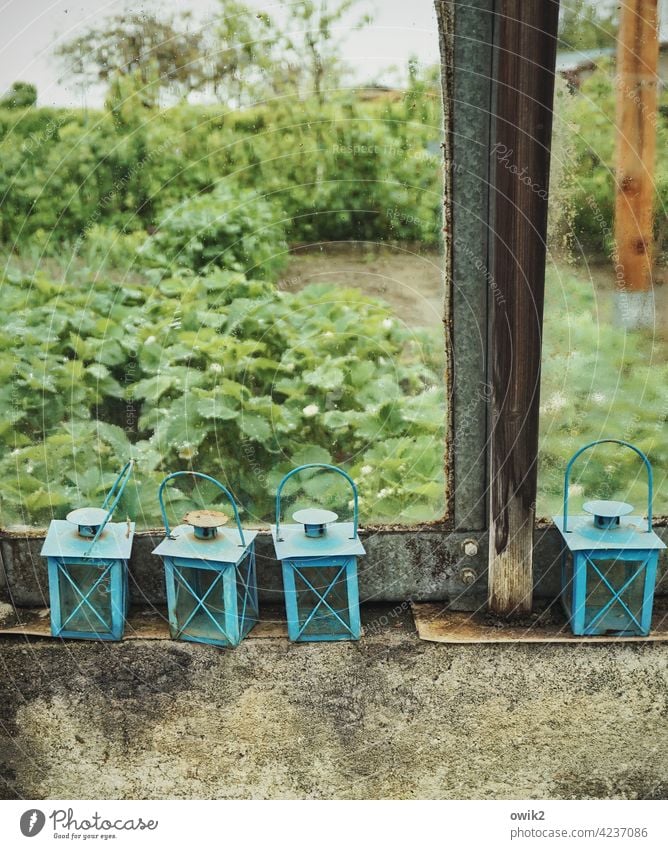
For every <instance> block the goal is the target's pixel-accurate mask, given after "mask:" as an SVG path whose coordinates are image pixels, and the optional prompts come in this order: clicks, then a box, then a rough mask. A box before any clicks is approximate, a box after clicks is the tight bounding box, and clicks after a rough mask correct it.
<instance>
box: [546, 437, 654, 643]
mask: <svg viewBox="0 0 668 849" xmlns="http://www.w3.org/2000/svg"><path fill="white" fill-rule="evenodd" d="M603 443H614V444H617V445H622V446H625V447H626V448H630V449H631V450H632V451H635V452H636V454H637V455H638V456H639V457H640V458H641V459H642V461H643V463H644V464H645V468H646V469H647V518H646V519H643V518H642V517H641V516H632V515H630V514H631V513H632V511H633V507H632V505H630V504H626V503H624V502H622V501H588V502H587V503H585V504H584V505H583V509H584V510H585V511H586V513H587V514H588V515H585V516H569V515H568V487H569V479H570V473H571V468H572V466H573V463H574V462H575V461H576V460H577V459H578V457H579V456H580V455H581V454H582V453H583V452H584V451H587V450H588V449H590V448H592V447H593V446H594V445H601V444H603ZM554 521H555V524H556V525H557V527H558V528H559V530H560V532H561V535H562V537H563V539H564V542H565V543H566V548H565V550H564V553H563V555H562V600H563V603H564V607H565V609H566V613H567V615H568V617H569V621H570V625H571V628H572V630H573V633H574V634H588V635H600V634H613V635H617V636H647V634H649V631H650V627H651V624H652V606H653V602H654V585H655V583H656V570H657V563H658V559H659V551H660V549H662V548H665V547H666V546H665V545H664V543H663V542H662V541H661V540H660V539H659V537H658V536H657V535H656V534H655V533H654V531H653V530H652V467H651V465H650V463H649V460H648V459H647V457H646V456H645V455H644V454H643V452H642V451H640V450H639V449H638V448H636V447H635V446H634V445H631V444H630V443H628V442H624V441H623V440H621V439H599V440H597V441H596V442H591V443H589V444H588V445H585V446H584V448H581V449H580V450H579V451H577V452H576V453H575V454H574V455H573V456H572V457H571V459H570V460H569V461H568V465H567V466H566V475H565V479H564V514H563V516H555V517H554Z"/></svg>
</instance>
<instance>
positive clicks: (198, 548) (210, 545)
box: [153, 525, 258, 563]
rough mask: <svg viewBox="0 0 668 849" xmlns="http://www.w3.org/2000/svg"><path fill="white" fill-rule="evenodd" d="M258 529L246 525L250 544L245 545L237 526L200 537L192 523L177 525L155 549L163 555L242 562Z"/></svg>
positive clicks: (156, 552) (246, 537)
mask: <svg viewBox="0 0 668 849" xmlns="http://www.w3.org/2000/svg"><path fill="white" fill-rule="evenodd" d="M257 534H258V532H257V531H249V530H247V529H246V528H244V539H245V540H246V545H245V546H243V545H241V539H240V538H239V531H238V530H237V529H236V528H224V529H223V530H222V531H219V532H218V534H217V535H216V536H215V537H213V538H211V539H206V540H203V539H198V538H197V537H196V536H195V532H194V530H193V526H192V525H177V526H176V527H175V528H172V530H171V533H170V535H169V536H166V537H165V538H164V539H163V540H162V542H161V543H160V544H159V545H158V546H157V547H156V548H154V549H153V554H158V555H160V556H161V557H183V558H186V559H190V560H208V561H212V562H216V563H239V561H240V560H241V559H242V558H243V557H245V555H246V552H247V551H248V550H249V549H250V547H251V543H252V542H253V540H254V539H255V537H256V536H257Z"/></svg>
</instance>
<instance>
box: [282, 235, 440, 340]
mask: <svg viewBox="0 0 668 849" xmlns="http://www.w3.org/2000/svg"><path fill="white" fill-rule="evenodd" d="M442 273H443V272H442V262H441V258H440V256H439V255H438V254H437V253H432V252H429V253H427V252H424V251H423V252H420V253H418V252H417V251H415V250H411V249H410V248H407V247H391V246H382V247H378V246H377V245H373V248H372V249H370V247H369V246H367V245H366V244H364V243H355V242H353V243H350V242H345V243H334V244H331V245H327V246H323V247H322V248H320V247H318V248H315V249H313V248H310V247H309V248H295V249H294V250H293V252H292V256H291V258H290V262H289V265H288V267H287V269H286V271H285V273H284V274H283V276H282V278H281V280H280V281H279V284H278V285H279V286H281V287H283V288H285V289H286V290H287V291H293V292H294V291H299V290H300V289H303V288H304V287H305V286H309V285H311V284H313V283H336V284H338V285H340V286H341V287H342V288H345V287H354V288H358V289H361V290H362V291H363V292H366V293H367V294H369V295H375V296H377V297H379V298H382V299H383V300H385V301H387V302H388V303H390V304H391V305H392V306H393V307H394V308H395V310H396V312H397V315H398V316H399V317H400V318H402V319H403V320H404V321H405V322H406V323H407V324H409V325H411V326H413V327H438V326H440V325H441V323H442V320H443V294H444V285H443V278H442Z"/></svg>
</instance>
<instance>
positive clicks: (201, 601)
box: [174, 566, 229, 640]
mask: <svg viewBox="0 0 668 849" xmlns="http://www.w3.org/2000/svg"><path fill="white" fill-rule="evenodd" d="M174 574H175V575H176V576H177V577H178V579H179V581H180V582H181V583H182V585H183V586H185V588H186V589H187V590H188V592H189V593H190V594H191V595H192V597H193V598H195V599H197V604H196V605H195V607H194V609H193V610H192V612H191V613H190V616H189V617H188V618H187V619H186V621H185V622H184V623H183V625H181V627H180V628H179V636H180V635H181V634H183V632H184V631H185V630H186V628H187V627H188V625H190V623H191V622H192V619H193V617H194V616H195V614H196V613H197V611H198V610H199V609H200V607H201V608H202V610H203V611H204V612H205V613H206V615H207V616H208V617H209V619H210V620H211V621H212V622H213V624H214V625H215V626H216V628H217V630H218V631H220V633H221V634H222V635H223V636H224V637H225V639H226V640H229V637H228V635H227V634H226V633H225V630H224V628H222V627H221V625H220V622H217V621H216V619H215V618H214V617H213V616H212V615H211V611H210V610H209V608H208V607H207V606H206V604H204V602H205V601H206V600H207V598H208V597H209V594H210V593H211V592H212V590H213V589H214V587H215V586H216V584H218V582H219V581H220V579H221V578H222V577H223V573H222V572H218V574H217V575H216V577H215V579H214V580H213V581H212V582H211V586H210V587H209V588H208V590H207V591H206V592H205V593H204V595H203V596H202V597H201V598H200V596H199V595H198V593H196V592H195V590H194V589H193V588H192V587H191V586H190V584H189V583H188V581H187V580H186V579H185V578H184V577H183V575H182V574H181V572H180V571H179V569H178V567H177V566H174Z"/></svg>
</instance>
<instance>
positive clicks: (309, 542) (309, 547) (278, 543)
mask: <svg viewBox="0 0 668 849" xmlns="http://www.w3.org/2000/svg"><path fill="white" fill-rule="evenodd" d="M280 534H281V535H280V538H279V539H276V525H272V526H271V535H272V537H273V540H274V548H275V550H276V557H277V558H278V559H279V560H286V559H292V558H303V557H305V558H310V557H313V558H316V557H354V556H357V555H360V554H364V553H365V552H364V546H363V545H362V543H361V541H360V538H359V534H358V535H357V536H355V527H354V525H353V523H352V522H336V523H335V524H332V525H329V527H328V528H327V533H326V534H325V535H324V536H321V537H308V536H306V534H305V533H304V525H303V524H299V525H285V524H283V523H281V531H280Z"/></svg>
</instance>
